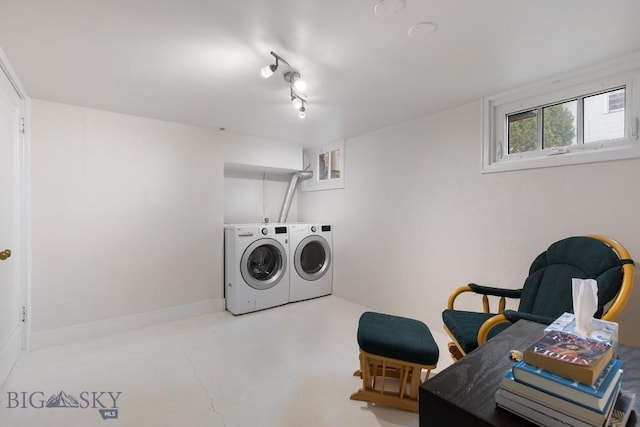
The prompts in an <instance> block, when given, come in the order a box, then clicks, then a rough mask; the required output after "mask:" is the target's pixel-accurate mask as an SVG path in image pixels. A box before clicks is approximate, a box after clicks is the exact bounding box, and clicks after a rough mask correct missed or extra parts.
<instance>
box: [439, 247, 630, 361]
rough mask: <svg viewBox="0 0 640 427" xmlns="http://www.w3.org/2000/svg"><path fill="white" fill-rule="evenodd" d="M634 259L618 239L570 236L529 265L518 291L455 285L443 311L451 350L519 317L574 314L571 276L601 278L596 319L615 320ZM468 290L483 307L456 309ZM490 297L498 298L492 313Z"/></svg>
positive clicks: (466, 348) (474, 343)
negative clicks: (515, 302)
mask: <svg viewBox="0 0 640 427" xmlns="http://www.w3.org/2000/svg"><path fill="white" fill-rule="evenodd" d="M633 275H634V263H633V261H632V260H631V259H630V256H629V253H628V252H627V250H626V249H625V248H624V247H623V246H622V245H621V244H620V243H618V242H617V241H615V240H613V239H611V238H609V237H606V236H601V235H589V236H579V237H569V238H566V239H563V240H560V241H558V242H555V243H553V244H552V245H551V246H549V248H548V249H547V250H546V251H544V252H543V253H541V254H540V255H539V256H538V257H537V258H536V259H535V260H534V261H533V263H532V264H531V267H530V268H529V276H528V277H527V278H526V279H525V281H524V285H523V286H522V288H520V289H500V288H494V287H487V286H481V285H476V284H469V285H466V286H461V287H459V288H457V289H455V290H454V291H453V292H452V293H451V295H450V296H449V301H448V303H447V309H446V310H444V311H443V312H442V320H443V321H444V329H445V331H446V332H447V333H448V334H449V336H450V337H451V338H452V340H453V341H452V342H450V343H449V352H450V353H451V357H452V358H453V359H454V360H458V359H460V358H461V357H462V356H464V355H465V354H467V353H469V352H470V351H472V350H473V349H475V348H477V347H478V346H479V345H482V344H484V343H485V342H486V341H487V340H488V339H491V338H492V337H493V336H495V335H496V334H498V333H499V332H500V331H502V330H504V329H505V328H507V327H508V326H509V325H511V323H513V322H515V321H517V320H519V319H528V320H533V321H536V322H539V323H546V324H549V323H551V322H552V321H553V320H555V319H556V318H557V317H558V316H560V315H561V314H562V313H564V312H573V299H572V291H571V279H572V278H574V277H575V278H580V279H595V280H596V281H597V282H598V310H597V312H596V313H595V314H594V317H596V318H601V319H605V320H611V321H615V319H616V318H617V317H618V315H619V314H620V313H621V312H622V309H623V308H624V306H625V304H626V303H627V300H628V299H629V296H630V294H631V289H632V288H633ZM465 292H473V293H474V294H478V295H481V296H482V304H483V311H482V312H471V311H461V310H455V309H454V302H455V299H456V298H457V297H458V296H459V295H461V294H462V293H465ZM489 297H496V299H498V309H497V311H496V312H493V313H492V312H491V309H490V306H489ZM506 298H517V299H519V300H520V303H519V306H518V310H517V311H515V310H505V306H506Z"/></svg>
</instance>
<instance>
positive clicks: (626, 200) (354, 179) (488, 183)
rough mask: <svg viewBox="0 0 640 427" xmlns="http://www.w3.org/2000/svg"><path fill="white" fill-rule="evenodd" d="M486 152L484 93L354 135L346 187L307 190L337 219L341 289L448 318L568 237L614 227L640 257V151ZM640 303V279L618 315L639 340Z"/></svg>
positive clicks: (377, 305)
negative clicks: (501, 164) (558, 157)
mask: <svg viewBox="0 0 640 427" xmlns="http://www.w3.org/2000/svg"><path fill="white" fill-rule="evenodd" d="M480 164H481V111H480V103H479V102H477V103H473V104H469V105H465V106H462V107H460V108H456V109H453V110H450V111H446V112H442V113H439V114H435V115H432V116H428V117H424V118H421V119H418V120H415V121H411V122H407V123H403V124H400V125H397V126H394V127H391V128H387V129H382V130H379V131H377V132H374V133H371V134H367V135H362V136H359V137H356V138H353V139H349V140H347V141H346V142H345V176H346V179H345V188H344V189H343V190H329V191H318V192H309V193H301V194H300V199H299V202H298V214H299V216H300V218H301V220H302V221H309V222H314V221H324V222H330V223H332V224H333V225H334V233H333V239H334V252H335V256H334V261H335V263H334V294H336V295H339V296H342V297H344V298H347V299H349V300H352V301H355V302H357V303H359V304H363V305H366V306H369V307H372V308H374V309H377V310H382V311H385V312H389V313H395V314H399V315H404V316H409V317H414V318H418V319H421V320H423V321H425V322H426V323H427V324H428V325H430V327H431V328H437V329H438V330H442V329H441V328H442V320H441V311H442V310H443V308H445V305H446V302H447V297H448V295H449V293H450V291H451V290H453V289H454V288H455V287H457V286H459V285H463V284H466V283H469V282H476V283H480V284H485V285H491V286H502V287H510V288H516V287H520V286H521V284H522V281H523V279H524V277H525V276H526V275H527V272H528V268H529V265H530V263H531V261H533V259H534V257H535V256H537V255H538V254H539V253H540V252H542V251H543V250H544V249H545V248H546V247H547V246H548V245H549V244H550V243H552V242H554V241H557V240H559V239H561V238H564V237H567V236H571V235H582V234H588V233H600V234H606V235H609V236H611V237H613V238H616V239H618V240H619V241H620V242H621V243H623V244H624V245H625V246H626V247H627V249H628V250H629V251H630V252H631V255H632V256H635V258H636V259H637V260H639V261H640V227H639V226H638V225H639V223H638V217H639V216H638V212H640V197H639V195H638V190H637V182H639V181H640V160H637V159H636V160H626V161H617V162H609V163H597V164H590V165H576V166H567V167H557V168H546V169H536V170H526V171H516V172H505V173H499V174H488V175H481V174H480ZM636 282H637V280H636ZM469 304H470V302H466V301H465V302H463V306H462V307H468V308H475V309H479V308H480V303H479V301H478V302H477V304H474V305H473V306H471V305H469ZM638 307H640V290H638V289H636V290H635V292H634V293H633V295H632V298H631V301H630V303H629V305H628V306H627V308H626V310H625V311H624V312H623V314H622V316H621V317H620V318H619V319H618V320H619V322H620V323H621V340H622V342H624V343H627V344H633V345H636V346H637V345H640V331H638V330H637V328H635V325H637V324H638V322H640V310H638ZM634 328H635V329H634Z"/></svg>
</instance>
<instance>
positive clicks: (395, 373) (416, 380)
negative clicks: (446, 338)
mask: <svg viewBox="0 0 640 427" xmlns="http://www.w3.org/2000/svg"><path fill="white" fill-rule="evenodd" d="M358 345H359V346H360V369H359V370H357V371H356V372H355V373H354V375H355V376H359V377H360V378H362V388H361V389H359V390H358V391H357V392H355V393H353V394H352V395H351V399H352V400H362V401H365V402H372V403H377V404H381V405H388V406H393V407H396V408H400V409H406V410H410V411H413V412H418V387H419V386H420V384H421V383H422V370H423V369H424V370H426V377H425V381H426V380H428V379H429V375H430V374H431V370H432V369H434V368H435V367H436V364H437V363H438V357H439V355H440V352H439V350H438V345H437V344H436V342H435V340H434V339H433V336H432V335H431V331H430V330H429V328H428V327H427V325H425V324H424V323H422V322H420V321H418V320H413V319H408V318H406V317H399V316H392V315H389V314H381V313H374V312H370V311H368V312H365V313H363V314H362V316H360V321H359V322H358Z"/></svg>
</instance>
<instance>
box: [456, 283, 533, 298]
mask: <svg viewBox="0 0 640 427" xmlns="http://www.w3.org/2000/svg"><path fill="white" fill-rule="evenodd" d="M469 287H470V288H471V290H472V291H473V292H475V293H476V294H482V295H492V296H496V297H505V298H520V296H521V295H522V289H502V288H493V287H490V286H482V285H476V284H475V283H469Z"/></svg>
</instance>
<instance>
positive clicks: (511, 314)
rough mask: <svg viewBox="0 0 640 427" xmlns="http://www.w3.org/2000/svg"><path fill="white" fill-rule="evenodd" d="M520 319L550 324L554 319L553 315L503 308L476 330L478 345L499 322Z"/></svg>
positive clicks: (485, 339)
mask: <svg viewBox="0 0 640 427" xmlns="http://www.w3.org/2000/svg"><path fill="white" fill-rule="evenodd" d="M520 319H524V320H531V321H532V322H537V323H543V324H545V325H550V324H551V323H552V322H553V321H554V320H556V319H555V318H554V317H548V316H539V315H537V314H530V313H523V312H521V311H515V310H504V312H503V313H502V314H498V315H496V316H493V317H492V318H490V319H489V320H487V321H486V322H484V323H483V324H482V326H481V327H480V330H479V331H478V345H483V344H485V343H486V342H487V339H488V337H489V332H490V331H491V329H493V328H494V327H495V326H497V325H499V324H501V323H514V322H517V321H518V320H520Z"/></svg>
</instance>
